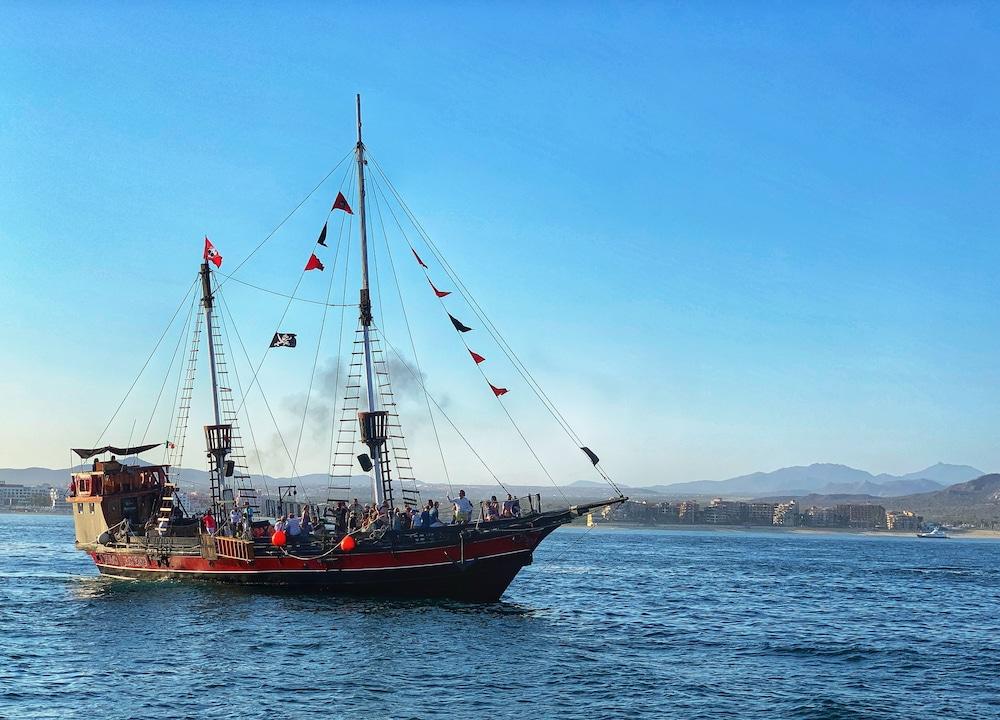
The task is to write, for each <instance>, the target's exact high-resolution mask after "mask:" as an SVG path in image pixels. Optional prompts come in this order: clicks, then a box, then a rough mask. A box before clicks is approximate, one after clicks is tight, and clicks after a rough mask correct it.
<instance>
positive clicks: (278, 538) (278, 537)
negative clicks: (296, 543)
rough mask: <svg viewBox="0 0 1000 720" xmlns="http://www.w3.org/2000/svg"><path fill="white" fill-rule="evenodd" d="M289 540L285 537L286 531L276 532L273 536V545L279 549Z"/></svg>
mask: <svg viewBox="0 0 1000 720" xmlns="http://www.w3.org/2000/svg"><path fill="white" fill-rule="evenodd" d="M287 540H288V538H286V537H285V531H284V530H276V531H275V532H274V535H272V536H271V544H272V545H277V546H278V547H280V546H282V545H284V544H285V542H286V541H287Z"/></svg>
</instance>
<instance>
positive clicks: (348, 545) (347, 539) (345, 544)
mask: <svg viewBox="0 0 1000 720" xmlns="http://www.w3.org/2000/svg"><path fill="white" fill-rule="evenodd" d="M357 546H358V543H357V541H356V540H355V539H354V538H353V537H351V536H350V535H345V536H344V539H343V540H341V541H340V549H341V550H343V551H344V552H351V550H353V549H354V548H356V547H357Z"/></svg>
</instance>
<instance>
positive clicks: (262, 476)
mask: <svg viewBox="0 0 1000 720" xmlns="http://www.w3.org/2000/svg"><path fill="white" fill-rule="evenodd" d="M219 304H220V305H222V310H223V312H224V313H225V314H226V315H228V316H229V323H228V324H227V323H226V321H225V318H224V317H220V318H219V321H220V322H219V325H221V326H222V332H223V334H224V336H225V341H226V344H227V345H229V346H230V347H232V348H235V347H236V346H235V344H234V343H233V342H232V340H231V337H230V335H229V325H232V326H233V330H234V331H235V330H236V323H235V321H234V320H233V315H232V313H231V312H230V311H229V304H228V303H227V302H226V300H225V298H224V297H222V295H219ZM242 344H243V342H242V340H241V341H240V345H242ZM233 377H235V378H236V389H237V390H239V393H240V397H243V383H242V382H241V381H240V371H239V363H238V362H236V356H235V353H234V356H233ZM243 417H244V418H245V419H246V421H247V430H248V431H249V433H250V444H251V445H253V452H254V455H255V456H256V457H257V469H258V470H259V471H260V481H261V484H263V486H264V492H265V493H267V495H270V494H271V489H270V488H269V487H268V485H267V475H265V474H264V461H263V460H262V459H261V455H260V446H259V445H258V444H257V436H256V435H255V434H254V431H253V423H251V422H250V413H249V412H247V413H244V415H243ZM249 469H250V468H249V465H248V466H247V470H249ZM252 479H253V478H252V476H251V480H252Z"/></svg>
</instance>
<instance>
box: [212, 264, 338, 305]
mask: <svg viewBox="0 0 1000 720" xmlns="http://www.w3.org/2000/svg"><path fill="white" fill-rule="evenodd" d="M216 275H221V276H222V277H223V278H225V279H226V280H232V281H233V282H235V283H239V284H240V285H246V286H247V287H249V288H253V289H254V290H260V291H261V292H265V293H267V294H268V295H276V296H277V297H281V298H286V299H291V300H294V301H296V302H304V303H310V304H312V305H321V306H324V307H328V308H331V307H357V306H358V304H357V303H347V304H346V305H340V304H337V303H325V302H323V301H322V300H310V299H309V298H301V297H294V296H292V295H286V294H285V293H283V292H278V291H277V290H269V289H268V288H265V287H261V286H260V285H254V284H253V283H248V282H245V281H243V280H240V279H239V278H235V277H233V276H232V275H226V274H225V273H221V272H218V271H216Z"/></svg>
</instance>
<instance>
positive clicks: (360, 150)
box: [355, 94, 374, 410]
mask: <svg viewBox="0 0 1000 720" xmlns="http://www.w3.org/2000/svg"><path fill="white" fill-rule="evenodd" d="M357 101H358V144H357V147H356V149H355V152H356V154H357V157H358V212H359V219H360V226H361V323H362V324H363V325H364V326H365V327H368V326H369V325H371V323H372V303H371V295H370V294H369V291H368V228H367V226H366V224H365V145H364V143H363V142H362V141H361V95H360V94H359V95H358V96H357ZM372 409H373V410H374V408H372Z"/></svg>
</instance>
